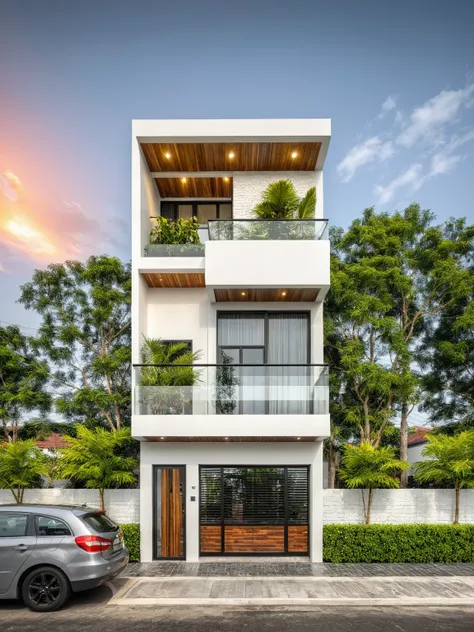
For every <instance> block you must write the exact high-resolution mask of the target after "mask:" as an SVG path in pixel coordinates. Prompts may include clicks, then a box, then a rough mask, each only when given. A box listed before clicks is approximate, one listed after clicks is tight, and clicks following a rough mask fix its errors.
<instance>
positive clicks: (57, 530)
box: [36, 516, 71, 536]
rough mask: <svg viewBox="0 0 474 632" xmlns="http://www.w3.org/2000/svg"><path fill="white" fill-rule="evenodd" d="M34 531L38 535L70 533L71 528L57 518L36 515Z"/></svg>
mask: <svg viewBox="0 0 474 632" xmlns="http://www.w3.org/2000/svg"><path fill="white" fill-rule="evenodd" d="M36 533H37V535H38V536H45V535H47V536H48V535H49V536H52V535H71V529H70V528H69V527H68V526H67V524H66V523H65V522H63V521H62V520H59V518H51V517H50V516H36Z"/></svg>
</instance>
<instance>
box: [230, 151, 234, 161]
mask: <svg viewBox="0 0 474 632" xmlns="http://www.w3.org/2000/svg"><path fill="white" fill-rule="evenodd" d="M234 157H235V154H234V152H233V151H229V158H230V159H232V158H234Z"/></svg>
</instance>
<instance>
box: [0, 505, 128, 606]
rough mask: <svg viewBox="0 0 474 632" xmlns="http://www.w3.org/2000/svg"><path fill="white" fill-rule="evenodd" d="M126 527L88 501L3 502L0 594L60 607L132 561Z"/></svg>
mask: <svg viewBox="0 0 474 632" xmlns="http://www.w3.org/2000/svg"><path fill="white" fill-rule="evenodd" d="M128 558H129V555H128V551H127V549H126V548H125V546H124V540H123V532H122V530H121V529H120V527H119V526H118V525H117V524H115V522H113V521H112V520H111V519H110V518H109V517H108V516H107V515H106V514H105V512H102V511H97V510H96V509H91V508H90V507H87V506H85V505H84V506H82V507H76V506H66V505H54V506H49V505H13V504H12V505H0V599H16V598H22V599H23V601H24V602H25V604H26V605H27V606H29V608H31V609H32V610H35V611H38V612H49V611H52V610H58V608H61V606H63V605H64V603H65V602H66V601H67V599H68V598H69V596H70V595H71V592H78V591H80V590H87V589H89V588H94V587H96V586H99V585H100V584H102V583H103V582H105V581H106V580H108V579H110V578H112V577H115V575H117V574H118V573H120V571H121V570H122V569H123V568H124V566H126V564H127V563H128Z"/></svg>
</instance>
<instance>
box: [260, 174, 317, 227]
mask: <svg viewBox="0 0 474 632" xmlns="http://www.w3.org/2000/svg"><path fill="white" fill-rule="evenodd" d="M315 209H316V189H315V187H311V188H310V189H308V191H307V192H306V194H305V196H304V197H303V198H301V199H300V198H299V197H298V194H297V193H296V189H295V185H294V184H293V182H292V181H291V180H277V181H276V182H272V183H271V184H269V185H268V187H267V188H266V189H265V191H264V192H263V194H262V200H261V201H260V202H259V203H258V204H257V205H256V206H255V207H254V209H253V212H254V213H255V214H256V215H257V216H258V217H260V219H312V218H313V217H314V212H315Z"/></svg>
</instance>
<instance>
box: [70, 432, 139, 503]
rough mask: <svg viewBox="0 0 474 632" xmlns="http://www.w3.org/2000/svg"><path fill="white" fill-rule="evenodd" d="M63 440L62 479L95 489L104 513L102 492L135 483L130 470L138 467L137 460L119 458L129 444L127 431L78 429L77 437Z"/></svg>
mask: <svg viewBox="0 0 474 632" xmlns="http://www.w3.org/2000/svg"><path fill="white" fill-rule="evenodd" d="M65 439H66V441H68V443H69V446H68V447H67V448H62V449H61V450H59V471H60V473H61V476H62V477H63V478H68V479H73V480H74V479H76V480H79V481H82V482H83V483H84V484H85V486H86V487H88V488H95V489H98V490H99V496H100V506H101V508H102V509H105V504H104V490H105V489H108V488H112V487H119V486H121V485H130V484H132V483H134V482H135V480H136V477H135V474H134V472H133V470H134V469H135V468H136V467H137V465H138V462H137V460H136V459H134V458H132V457H127V456H122V455H121V454H120V449H121V448H123V446H124V444H126V443H127V442H128V441H130V429H129V428H122V429H121V430H115V431H110V430H107V429H105V428H101V427H98V428H95V429H93V430H91V429H90V428H87V427H86V426H81V425H78V426H77V436H76V437H65Z"/></svg>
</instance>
